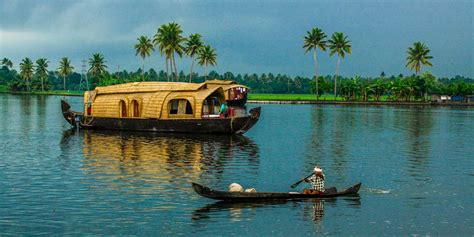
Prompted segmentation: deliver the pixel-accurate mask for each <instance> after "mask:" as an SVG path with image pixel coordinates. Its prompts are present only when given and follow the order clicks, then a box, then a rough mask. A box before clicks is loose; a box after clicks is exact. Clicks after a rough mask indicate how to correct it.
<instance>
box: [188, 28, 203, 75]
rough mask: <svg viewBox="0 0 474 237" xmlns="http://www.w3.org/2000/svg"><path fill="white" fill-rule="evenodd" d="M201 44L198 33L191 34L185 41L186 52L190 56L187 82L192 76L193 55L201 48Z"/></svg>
mask: <svg viewBox="0 0 474 237" xmlns="http://www.w3.org/2000/svg"><path fill="white" fill-rule="evenodd" d="M202 46H203V44H202V41H201V35H200V34H191V35H190V36H189V39H188V40H187V41H186V49H185V50H186V54H187V55H188V56H190V57H191V60H192V63H191V72H190V73H189V82H191V80H192V77H193V66H194V55H196V54H197V53H198V51H199V50H200V49H201V48H202Z"/></svg>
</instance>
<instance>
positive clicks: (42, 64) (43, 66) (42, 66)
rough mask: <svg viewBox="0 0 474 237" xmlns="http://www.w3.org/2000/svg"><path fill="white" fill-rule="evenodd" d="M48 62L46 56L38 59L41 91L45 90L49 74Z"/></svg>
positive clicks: (37, 65) (37, 66)
mask: <svg viewBox="0 0 474 237" xmlns="http://www.w3.org/2000/svg"><path fill="white" fill-rule="evenodd" d="M48 63H49V61H48V60H47V59H46V58H40V59H38V60H36V74H39V77H40V79H41V91H44V79H45V77H46V76H47V75H48Z"/></svg>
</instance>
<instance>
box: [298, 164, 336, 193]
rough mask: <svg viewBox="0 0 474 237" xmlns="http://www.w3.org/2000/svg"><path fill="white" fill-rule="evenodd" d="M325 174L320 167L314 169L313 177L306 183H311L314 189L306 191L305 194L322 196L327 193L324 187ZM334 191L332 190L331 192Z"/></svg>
mask: <svg viewBox="0 0 474 237" xmlns="http://www.w3.org/2000/svg"><path fill="white" fill-rule="evenodd" d="M324 179H325V177H324V173H323V169H322V168H321V167H319V166H316V167H314V173H313V175H312V176H311V177H309V178H305V179H304V181H305V182H306V183H310V184H311V186H312V187H313V189H304V190H303V193H304V194H322V193H324V192H325V191H326V189H325V187H324ZM331 191H332V190H331Z"/></svg>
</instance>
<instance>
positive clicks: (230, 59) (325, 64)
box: [0, 0, 473, 76]
mask: <svg viewBox="0 0 474 237" xmlns="http://www.w3.org/2000/svg"><path fill="white" fill-rule="evenodd" d="M469 9H472V3H470V2H463V1H454V2H436V3H428V2H425V1H401V2H397V3H396V4H395V3H391V2H376V3H374V2H373V1H365V2H362V3H357V4H355V3H353V2H351V1H336V2H333V1H318V2H317V3H316V2H313V1H302V2H287V1H265V0H264V1H243V2H242V1H188V0H185V1H145V0H143V1H122V0H117V1H92V0H84V1H14V0H11V1H10V0H5V1H1V2H0V16H1V17H2V18H1V21H0V56H1V57H9V58H12V59H15V60H16V61H17V62H18V61H19V60H21V58H24V57H27V56H28V57H32V58H36V57H47V58H49V59H50V61H52V62H55V61H57V60H59V58H61V57H64V56H68V57H70V58H71V59H73V60H75V61H80V60H81V59H84V58H88V57H90V55H91V54H92V53H95V52H101V53H103V54H104V56H105V57H106V59H107V60H108V62H109V64H111V65H110V66H109V68H116V65H121V68H125V69H127V70H135V69H136V68H138V67H139V65H140V60H139V58H138V57H136V56H135V51H134V49H133V45H134V44H135V42H136V39H137V38H138V37H139V36H140V35H147V36H149V37H152V36H153V35H154V34H155V33H156V29H157V27H159V26H160V25H162V24H165V23H167V22H171V21H175V22H178V23H179V24H180V25H181V26H182V27H183V30H184V34H185V35H189V34H190V33H200V34H201V35H203V39H204V40H205V42H206V43H209V44H211V45H212V46H213V47H214V48H216V50H217V53H218V66H217V67H216V68H215V69H217V70H219V71H233V72H234V73H239V72H257V73H263V72H269V71H270V70H271V71H272V73H275V74H276V73H286V74H291V75H295V74H298V75H301V74H304V75H307V76H309V75H311V74H312V61H311V60H312V59H311V56H310V55H309V56H308V55H305V54H304V52H303V50H302V48H301V44H302V38H303V36H304V34H305V33H306V31H307V30H309V29H311V27H316V26H317V27H320V28H322V29H323V30H324V31H325V32H326V33H327V34H328V35H330V34H332V32H335V31H343V32H344V33H346V34H348V35H349V38H350V39H351V41H352V43H353V51H354V53H353V54H352V55H350V56H348V58H346V59H344V61H343V63H342V66H341V72H342V73H343V74H345V75H354V74H358V75H363V76H364V75H378V74H380V71H382V70H383V71H385V72H386V73H393V74H398V73H404V74H407V73H409V71H408V70H407V69H405V68H404V67H403V66H404V64H403V61H404V58H405V51H406V48H407V47H408V46H409V45H410V44H411V43H412V42H414V41H416V40H421V41H425V42H427V43H428V45H429V46H430V48H431V49H432V52H433V54H435V53H436V55H433V56H434V57H435V59H434V62H435V63H436V65H435V66H434V67H433V68H432V69H433V72H434V73H438V74H441V75H455V74H464V75H472V73H473V71H472V39H471V38H472V37H471V36H472V33H473V32H472V31H473V26H472V16H471V12H470V10H469ZM435 16H436V17H435ZM439 32H443V33H441V34H440V33H439ZM466 32H467V33H466ZM446 42H453V43H452V44H449V45H448V46H446ZM469 47H470V48H471V51H469V50H466V48H469ZM318 59H319V60H320V65H321V67H320V72H321V73H322V74H329V73H330V74H332V73H333V72H334V65H335V59H334V57H333V58H330V57H329V56H328V55H327V53H320V54H319V55H318ZM147 61H148V63H147V64H149V65H150V66H153V67H155V69H156V70H160V69H162V68H163V65H162V62H163V60H162V59H161V58H158V54H157V53H155V54H154V55H153V56H152V58H151V59H150V60H147ZM178 63H179V64H180V65H183V66H187V65H188V64H189V60H183V61H181V60H179V62H178ZM112 64H113V65H112ZM52 65H54V63H52ZM114 65H115V66H114ZM76 68H78V67H76ZM183 69H184V68H183ZM198 70H199V69H198Z"/></svg>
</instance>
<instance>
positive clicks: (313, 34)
mask: <svg viewBox="0 0 474 237" xmlns="http://www.w3.org/2000/svg"><path fill="white" fill-rule="evenodd" d="M325 38H326V34H324V32H323V31H322V30H321V29H319V28H313V29H311V31H308V32H307V34H306V36H305V37H304V44H303V48H304V49H306V51H305V53H308V52H310V51H311V50H313V51H314V54H313V57H314V72H315V78H316V98H318V99H319V85H318V64H317V60H316V49H318V48H319V49H321V50H322V51H326V41H325V40H324V39H325Z"/></svg>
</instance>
